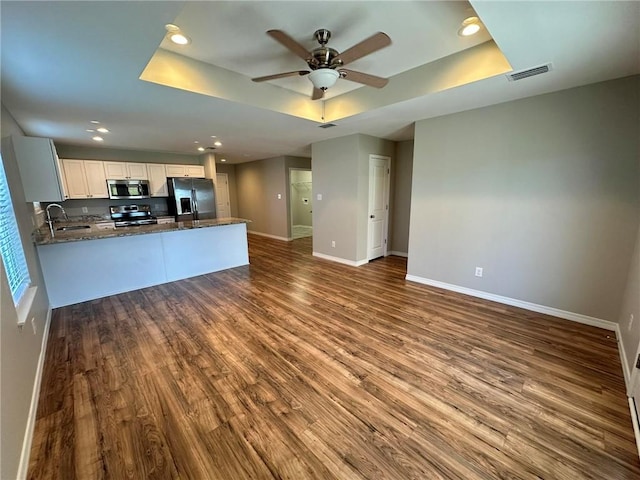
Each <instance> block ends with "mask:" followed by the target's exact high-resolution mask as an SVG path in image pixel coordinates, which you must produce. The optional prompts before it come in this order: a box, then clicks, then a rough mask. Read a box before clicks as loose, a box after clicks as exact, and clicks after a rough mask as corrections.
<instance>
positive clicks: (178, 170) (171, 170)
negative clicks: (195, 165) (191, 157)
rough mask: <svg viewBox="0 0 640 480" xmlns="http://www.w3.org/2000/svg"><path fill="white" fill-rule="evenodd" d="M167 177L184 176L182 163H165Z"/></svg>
mask: <svg viewBox="0 0 640 480" xmlns="http://www.w3.org/2000/svg"><path fill="white" fill-rule="evenodd" d="M166 169H167V177H184V176H185V175H186V171H185V166H184V165H167V166H166Z"/></svg>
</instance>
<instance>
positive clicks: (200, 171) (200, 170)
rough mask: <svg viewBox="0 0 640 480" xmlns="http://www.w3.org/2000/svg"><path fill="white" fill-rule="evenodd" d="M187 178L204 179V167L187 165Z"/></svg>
mask: <svg viewBox="0 0 640 480" xmlns="http://www.w3.org/2000/svg"><path fill="white" fill-rule="evenodd" d="M185 176H187V177H198V178H204V167H203V166H202V165H185Z"/></svg>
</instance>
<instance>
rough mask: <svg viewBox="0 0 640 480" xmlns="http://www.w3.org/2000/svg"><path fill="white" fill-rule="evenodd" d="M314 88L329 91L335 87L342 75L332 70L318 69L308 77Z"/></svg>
mask: <svg viewBox="0 0 640 480" xmlns="http://www.w3.org/2000/svg"><path fill="white" fill-rule="evenodd" d="M308 78H309V80H311V83H313V86H314V87H315V88H317V89H319V90H322V91H324V90H327V89H328V88H331V87H333V86H334V85H335V84H336V81H338V78H340V73H338V72H337V71H336V70H333V69H331V68H318V69H317V70H314V71H312V72H311V73H310V74H309V75H308Z"/></svg>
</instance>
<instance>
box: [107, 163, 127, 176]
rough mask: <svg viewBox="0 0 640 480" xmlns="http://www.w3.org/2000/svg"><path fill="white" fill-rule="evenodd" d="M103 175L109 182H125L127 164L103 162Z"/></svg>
mask: <svg viewBox="0 0 640 480" xmlns="http://www.w3.org/2000/svg"><path fill="white" fill-rule="evenodd" d="M104 174H105V175H106V178H108V179H110V180H126V178H127V164H126V163H124V162H104Z"/></svg>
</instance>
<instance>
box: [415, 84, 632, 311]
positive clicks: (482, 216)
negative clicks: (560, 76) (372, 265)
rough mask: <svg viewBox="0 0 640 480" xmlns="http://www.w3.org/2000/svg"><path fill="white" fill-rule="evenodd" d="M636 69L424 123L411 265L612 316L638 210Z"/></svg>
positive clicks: (418, 137) (498, 291) (463, 282)
mask: <svg viewBox="0 0 640 480" xmlns="http://www.w3.org/2000/svg"><path fill="white" fill-rule="evenodd" d="M639 78H640V77H637V76H636V77H630V78H625V79H620V80H614V81H610V82H604V83H599V84H594V85H589V86H585V87H580V88H574V89H570V90H565V91H561V92H556V93H552V94H548V95H541V96H537V97H532V98H527V99H524V100H518V101H514V102H509V103H504V104H501V105H495V106H491V107H486V108H481V109H477V110H473V111H468V112H462V113H458V114H454V115H449V116H445V117H439V118H434V119H430V120H423V121H420V122H417V123H416V128H415V144H414V165H413V187H412V194H411V195H412V198H411V226H410V234H409V262H408V273H409V274H410V275H414V276H417V277H421V278H423V279H431V280H436V281H440V282H444V283H448V284H452V285H456V286H462V287H466V288H470V289H475V290H480V291H483V292H489V293H492V294H495V295H501V296H504V297H509V298H512V299H518V300H524V301H527V302H531V303H534V304H538V305H543V306H547V307H553V308H556V309H560V310H564V311H568V312H573V313H579V314H583V315H587V316H591V317H595V318H598V319H604V320H610V321H616V320H617V319H618V316H619V310H620V306H621V304H622V296H623V292H624V289H625V284H626V281H627V272H628V266H629V259H630V258H631V256H632V253H633V248H634V243H635V241H636V234H637V231H638V222H639V218H640V216H639V212H640V201H639V196H640V189H639V173H640V172H639V159H638V152H639V145H638V138H639V135H638V132H639V125H640V124H639V119H638V117H639V114H640V110H639V109H638V105H639V98H638V92H639V90H640V83H639ZM476 266H480V267H483V268H484V277H483V278H478V277H475V276H474V268H475V267H476Z"/></svg>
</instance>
